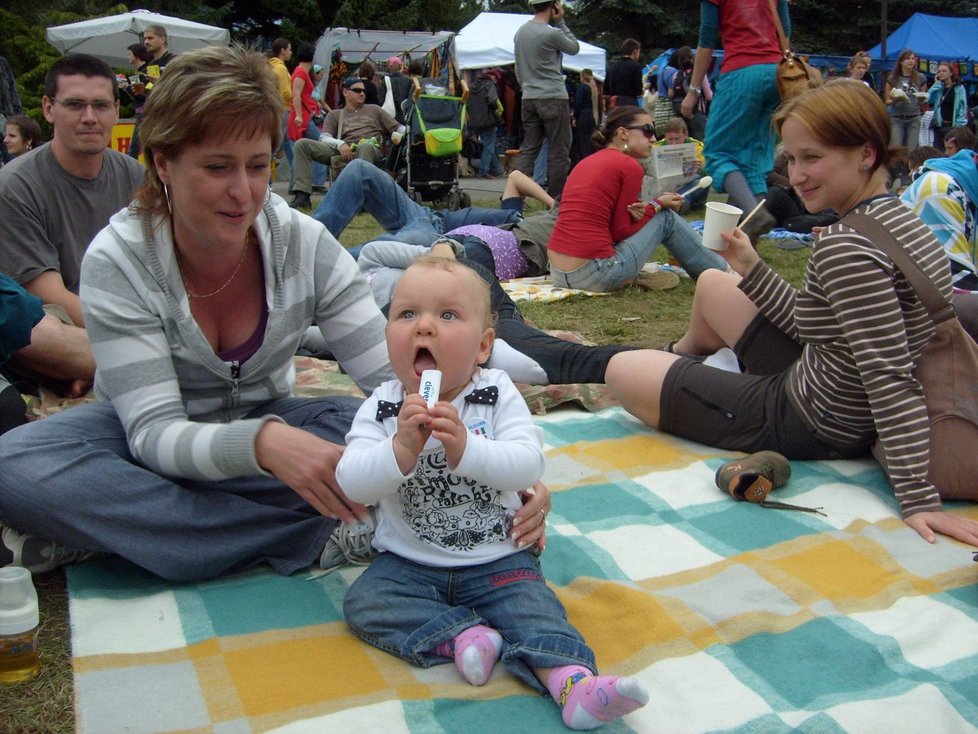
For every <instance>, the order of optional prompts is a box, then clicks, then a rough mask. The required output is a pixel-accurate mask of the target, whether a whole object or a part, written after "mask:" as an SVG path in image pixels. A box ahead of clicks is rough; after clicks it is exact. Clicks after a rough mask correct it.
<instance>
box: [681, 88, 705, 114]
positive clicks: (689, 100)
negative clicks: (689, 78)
mask: <svg viewBox="0 0 978 734" xmlns="http://www.w3.org/2000/svg"><path fill="white" fill-rule="evenodd" d="M699 98H700V97H699V95H698V94H696V92H693V91H692V90H690V91H689V92H686V96H685V97H683V103H682V105H681V106H680V108H679V110H680V112H682V115H683V117H685V118H687V119H690V118H692V117H693V108H694V107H695V106H696V102H697V101H698V100H699Z"/></svg>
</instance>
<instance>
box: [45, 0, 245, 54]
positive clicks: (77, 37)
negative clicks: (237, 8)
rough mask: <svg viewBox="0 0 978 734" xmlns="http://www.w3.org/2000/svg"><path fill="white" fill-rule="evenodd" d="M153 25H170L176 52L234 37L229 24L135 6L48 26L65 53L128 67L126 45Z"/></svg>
mask: <svg viewBox="0 0 978 734" xmlns="http://www.w3.org/2000/svg"><path fill="white" fill-rule="evenodd" d="M151 25H160V26H163V27H164V28H165V29H166V35H167V48H168V49H169V50H170V51H172V52H173V53H175V54H180V53H183V52H185V51H191V50H193V49H195V48H200V47H201V46H227V45H228V43H229V42H230V40H231V34H230V33H229V32H228V30H227V29H226V28H217V27H215V26H210V25H205V24H204V23H195V22H193V21H190V20H183V19H182V18H175V17H173V16H170V15H159V14H158V13H151V12H150V11H148V10H133V11H131V12H129V13H121V14H119V15H110V16H108V17H106V18H93V19H92V20H83V21H79V22H78V23H69V24H67V25H59V26H54V27H53V28H48V29H47V39H48V43H50V44H51V45H52V46H54V47H55V48H56V49H58V50H59V51H60V52H61V53H63V54H68V53H80V54H90V55H91V56H96V57H98V58H100V59H102V60H103V61H105V62H106V63H107V64H109V66H114V67H124V66H128V65H129V61H128V58H127V56H126V47H127V46H131V45H132V44H134V43H139V41H140V40H142V33H143V31H144V30H146V29H147V28H148V27H149V26H151Z"/></svg>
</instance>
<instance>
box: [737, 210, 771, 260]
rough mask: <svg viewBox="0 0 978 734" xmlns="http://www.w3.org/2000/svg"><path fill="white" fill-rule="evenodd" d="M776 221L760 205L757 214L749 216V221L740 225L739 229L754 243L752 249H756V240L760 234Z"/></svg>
mask: <svg viewBox="0 0 978 734" xmlns="http://www.w3.org/2000/svg"><path fill="white" fill-rule="evenodd" d="M777 223H778V220H777V219H775V218H774V215H773V214H771V212H769V211H768V210H767V208H766V207H763V206H762V207H761V208H760V209H759V210H758V212H757V214H755V215H754V216H753V217H751V218H750V221H749V222H747V224H745V225H744V226H743V227H741V230H743V232H744V234H745V235H747V236H748V237H749V238H750V243H751V244H752V245H754V249H755V250H756V249H757V241H758V240H759V239H760V238H761V235H762V234H767V233H768V232H770V231H771V229H773V228H774V225H775V224H777Z"/></svg>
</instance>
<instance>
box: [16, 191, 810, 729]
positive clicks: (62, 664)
mask: <svg viewBox="0 0 978 734" xmlns="http://www.w3.org/2000/svg"><path fill="white" fill-rule="evenodd" d="M473 205H475V206H484V207H495V206H497V205H498V201H493V200H486V201H474V202H473ZM380 231H381V230H380V228H379V226H378V225H377V223H376V222H375V221H374V220H373V218H372V217H370V216H369V215H366V214H361V215H359V216H357V217H356V219H355V220H354V221H353V222H352V223H351V225H350V226H349V227H348V228H347V230H346V231H345V232H344V233H343V236H342V237H341V238H340V240H341V242H343V244H344V245H346V246H348V247H349V246H352V245H356V244H360V243H362V242H365V241H367V240H369V239H370V238H372V237H373V236H375V235H376V234H378V233H379V232H380ZM759 252H760V254H761V256H762V257H763V258H764V259H765V260H766V261H767V262H768V263H770V264H771V266H772V267H773V268H774V269H775V270H777V271H778V272H779V273H781V274H782V275H783V276H784V277H785V278H786V279H787V280H788V281H789V282H791V283H793V284H795V285H799V284H800V283H801V281H802V278H803V275H804V268H805V264H806V262H807V260H808V253H809V250H808V248H804V249H800V250H781V249H778V248H777V247H775V246H774V245H773V244H772V243H771V242H770V241H769V240H762V241H761V244H760V247H759ZM666 256H667V253H666V252H665V250H664V249H663V248H659V250H658V251H657V252H656V253H655V254H654V255H653V257H652V259H653V260H657V261H660V262H665V260H666ZM692 299H693V283H692V281H691V280H689V279H686V278H684V279H683V280H682V281H681V282H680V284H679V286H678V287H676V288H673V289H672V290H668V291H659V292H646V291H641V290H639V289H637V288H628V289H626V290H624V291H622V292H620V293H616V294H613V295H609V296H602V297H593V298H592V297H575V298H569V299H566V300H563V301H558V302H556V303H545V304H540V303H531V304H521V310H522V311H523V312H524V314H525V315H526V317H527V318H528V319H530V320H531V321H533V323H534V324H536V325H537V326H538V327H539V328H541V329H566V330H569V331H576V332H578V333H580V334H581V335H582V336H584V338H586V339H589V340H590V341H592V342H595V343H598V344H637V345H640V346H646V347H661V346H663V345H664V344H666V343H668V342H669V341H670V340H672V339H676V338H678V337H679V336H681V335H682V333H683V331H684V330H685V327H686V320H687V317H688V315H689V309H690V305H691V303H692ZM35 585H36V586H37V591H38V597H39V598H40V603H41V630H40V651H41V659H42V670H41V675H40V676H39V677H38V678H37V679H35V680H34V681H32V682H29V683H23V684H20V685H17V686H0V734H42V733H44V734H46V733H49V732H50V733H51V734H70V733H71V732H73V731H74V728H75V722H74V709H73V704H74V696H73V681H72V671H71V648H70V628H69V623H68V595H67V589H66V587H65V576H64V572H63V571H62V570H58V571H55V572H53V573H50V574H47V575H45V576H41V577H39V578H37V579H36V580H35Z"/></svg>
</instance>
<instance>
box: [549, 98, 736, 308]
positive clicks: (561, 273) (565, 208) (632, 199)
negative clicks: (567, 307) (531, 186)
mask: <svg viewBox="0 0 978 734" xmlns="http://www.w3.org/2000/svg"><path fill="white" fill-rule="evenodd" d="M591 140H592V141H593V142H594V144H595V147H598V146H600V148H601V149H600V150H598V151H597V152H596V153H594V154H593V155H589V156H588V157H587V158H585V159H584V160H582V161H581V162H580V163H578V164H577V165H576V166H575V167H574V170H573V171H571V173H570V176H568V178H567V184H566V185H565V186H564V193H563V196H562V197H561V200H560V209H559V212H558V214H557V224H556V225H555V226H554V230H553V234H551V236H550V240H549V241H548V243H547V256H548V258H549V261H550V279H551V280H552V281H553V282H554V284H555V285H558V286H563V287H565V288H580V289H583V290H589V291H596V292H600V293H609V292H613V291H617V290H621V289H622V288H624V287H625V286H627V285H631V284H632V283H634V282H635V281H636V278H637V277H638V276H639V273H640V272H641V271H642V267H643V266H644V265H645V263H646V262H648V259H649V257H650V256H651V255H652V252H653V251H654V250H655V248H656V247H658V245H659V244H660V243H661V244H663V245H665V247H666V249H668V250H669V252H670V253H671V254H672V255H673V257H675V258H676V260H678V261H679V263H680V265H682V266H683V267H684V268H685V269H686V272H688V273H689V274H690V275H691V276H692V277H694V278H696V277H698V276H699V274H700V273H702V272H703V271H704V270H708V269H710V268H719V269H721V270H724V269H726V267H727V266H726V263H725V262H724V260H723V258H722V257H720V256H718V255H717V254H716V253H714V252H711V251H709V250H708V249H706V248H704V247H703V246H702V244H701V242H700V236H699V235H698V234H697V233H696V231H695V230H693V229H692V227H690V226H689V224H687V223H686V220H684V219H683V218H682V217H680V216H679V215H678V214H677V213H676V212H677V211H678V210H679V208H680V207H681V206H682V204H683V197H682V196H681V195H679V194H674V193H668V194H662V195H661V196H659V197H658V198H655V199H653V200H652V201H649V202H643V201H642V200H641V193H642V178H643V176H644V172H643V170H642V166H641V164H640V163H639V162H638V159H640V158H645V157H647V156H648V155H649V152H650V151H651V148H652V143H654V142H655V127H654V126H653V125H652V118H651V117H649V115H648V114H646V113H645V112H644V111H643V110H642V109H640V108H638V107H627V106H626V107H616V108H615V109H614V110H612V111H611V112H610V113H609V114H608V117H607V119H606V120H605V123H604V125H602V126H601V128H600V129H598V130H596V131H595V133H594V135H593V136H592V137H591ZM638 285H640V286H641V285H643V284H642V282H641V281H639V282H638Z"/></svg>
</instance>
